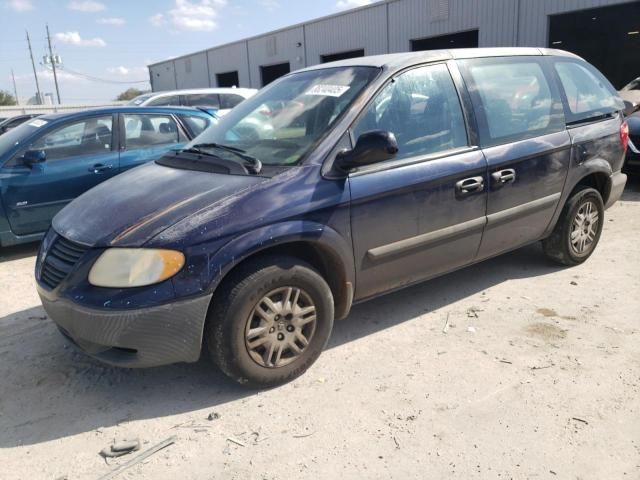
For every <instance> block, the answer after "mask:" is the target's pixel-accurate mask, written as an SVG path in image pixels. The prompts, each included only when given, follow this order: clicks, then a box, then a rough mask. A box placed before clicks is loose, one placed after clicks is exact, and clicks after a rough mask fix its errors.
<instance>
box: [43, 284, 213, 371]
mask: <svg viewBox="0 0 640 480" xmlns="http://www.w3.org/2000/svg"><path fill="white" fill-rule="evenodd" d="M40 288H41V287H40V286H38V290H40ZM39 293H40V292H39ZM40 298H41V300H42V305H43V307H44V309H45V311H46V312H47V314H48V315H49V317H50V318H51V319H52V320H53V321H54V322H55V323H56V325H57V326H58V327H59V329H60V331H61V332H62V334H63V335H64V336H65V337H67V338H68V339H69V340H70V341H71V342H72V343H73V344H74V345H75V346H77V347H78V348H80V349H81V350H82V351H84V352H85V353H87V354H89V355H91V356H92V357H94V358H96V359H98V360H100V361H103V362H105V363H108V364H111V365H116V366H120V367H129V368H140V367H153V366H158V365H166V364H170V363H177V362H195V361H197V360H198V358H200V350H201V348H202V336H203V330H204V323H205V320H206V315H207V310H208V308H209V302H210V300H211V295H205V296H202V297H197V298H193V299H188V300H183V301H176V302H175V303H169V304H166V305H162V306H157V307H152V308H144V309H138V310H121V311H108V310H93V309H88V308H85V307H81V306H79V305H76V304H74V303H73V302H70V301H69V300H66V299H55V300H51V299H48V298H47V297H45V296H43V295H42V294H40Z"/></svg>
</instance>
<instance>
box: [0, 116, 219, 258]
mask: <svg viewBox="0 0 640 480" xmlns="http://www.w3.org/2000/svg"><path fill="white" fill-rule="evenodd" d="M214 121H215V114H214V113H212V112H207V111H204V110H200V109H189V108H179V107H162V108H161V107H155V108H152V107H110V108H100V109H96V110H88V111H83V112H73V113H59V114H53V115H43V116H39V117H37V118H33V119H31V120H28V121H27V122H25V123H23V124H22V125H20V126H18V127H16V128H14V129H12V130H10V131H8V132H7V133H5V134H4V135H2V136H0V247H5V246H8V245H15V244H18V243H24V242H31V241H34V240H39V239H40V238H42V236H43V235H44V234H45V232H46V231H47V229H48V228H49V225H50V224H51V219H52V218H53V217H54V215H55V214H56V213H58V212H59V211H60V210H61V209H62V208H63V207H64V206H65V205H66V204H68V203H69V202H70V201H71V200H73V199H74V198H76V197H77V196H79V195H81V194H82V193H84V192H85V191H87V190H89V189H90V188H92V187H94V186H96V185H97V184H99V183H101V182H104V181H105V180H107V179H109V178H111V177H113V176H115V175H117V174H119V173H121V172H124V171H125V170H129V169H130V168H133V167H136V166H138V165H141V164H143V163H145V162H148V161H149V160H155V159H156V158H159V157H161V156H162V155H163V154H165V153H166V152H168V151H169V150H171V149H175V148H180V147H182V146H183V145H184V144H185V143H187V142H189V141H190V140H191V139H193V138H195V137H196V136H197V135H199V134H200V133H201V132H203V131H204V130H205V129H206V128H208V127H209V126H210V125H211V124H212V123H213V122H214Z"/></svg>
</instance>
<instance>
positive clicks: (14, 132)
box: [0, 118, 47, 155]
mask: <svg viewBox="0 0 640 480" xmlns="http://www.w3.org/2000/svg"><path fill="white" fill-rule="evenodd" d="M46 124H47V122H46V121H45V120H41V119H37V118H34V119H32V120H28V121H26V122H25V123H21V124H20V125H18V126H17V127H16V128H13V129H11V130H9V131H8V132H7V133H4V134H2V135H0V155H4V154H5V153H6V152H8V151H9V150H11V149H12V148H13V147H14V146H16V145H20V144H21V143H22V140H23V139H25V138H29V137H31V134H32V133H33V132H35V131H36V130H38V129H39V128H40V127H42V126H44V125H46Z"/></svg>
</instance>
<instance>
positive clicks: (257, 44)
mask: <svg viewBox="0 0 640 480" xmlns="http://www.w3.org/2000/svg"><path fill="white" fill-rule="evenodd" d="M298 44H300V46H298ZM284 62H289V66H290V68H291V71H294V70H298V69H300V68H302V67H304V66H305V63H304V31H303V28H302V27H296V28H291V29H288V30H281V31H279V32H276V33H274V34H270V35H263V36H261V37H258V38H253V39H251V40H249V66H250V72H251V86H252V87H254V88H260V87H262V83H261V78H260V67H261V66H266V65H275V64H277V63H284Z"/></svg>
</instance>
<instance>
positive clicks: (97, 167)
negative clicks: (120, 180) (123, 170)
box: [89, 163, 113, 173]
mask: <svg viewBox="0 0 640 480" xmlns="http://www.w3.org/2000/svg"><path fill="white" fill-rule="evenodd" d="M112 168H113V165H104V164H102V163H96V164H95V165H94V166H92V167H89V171H90V172H92V173H103V172H106V171H107V170H111V169H112Z"/></svg>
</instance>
